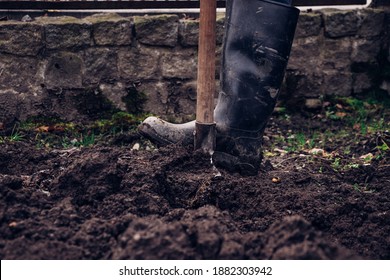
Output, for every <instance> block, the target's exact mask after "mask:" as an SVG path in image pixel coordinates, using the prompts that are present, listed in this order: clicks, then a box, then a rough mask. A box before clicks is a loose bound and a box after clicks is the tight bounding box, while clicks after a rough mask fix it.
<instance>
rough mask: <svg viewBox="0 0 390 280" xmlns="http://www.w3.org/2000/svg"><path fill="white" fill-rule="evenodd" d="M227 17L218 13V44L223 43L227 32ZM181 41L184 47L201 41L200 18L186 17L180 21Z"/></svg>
mask: <svg viewBox="0 0 390 280" xmlns="http://www.w3.org/2000/svg"><path fill="white" fill-rule="evenodd" d="M224 24H225V17H224V16H222V15H217V22H216V31H215V32H216V34H215V36H216V38H215V39H216V40H215V41H216V44H217V45H221V44H222V42H223V36H224V32H225V28H224ZM179 41H180V44H181V45H182V46H184V47H189V46H197V45H198V43H199V20H198V19H184V20H181V21H180V25H179Z"/></svg>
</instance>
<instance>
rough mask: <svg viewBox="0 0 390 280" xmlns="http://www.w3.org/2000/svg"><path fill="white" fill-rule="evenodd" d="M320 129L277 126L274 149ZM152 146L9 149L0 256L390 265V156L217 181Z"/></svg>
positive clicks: (271, 166)
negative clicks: (292, 135) (294, 135)
mask: <svg viewBox="0 0 390 280" xmlns="http://www.w3.org/2000/svg"><path fill="white" fill-rule="evenodd" d="M309 121H310V125H311V127H312V128H313V127H315V126H316V124H317V125H318V126H319V127H318V128H317V129H318V131H320V132H321V125H323V124H321V123H319V124H318V122H317V123H316V122H315V120H314V121H313V119H310V120H308V119H304V118H303V119H302V117H300V118H298V119H296V120H294V119H292V120H291V119H290V120H289V123H288V126H286V124H285V123H283V122H280V121H278V120H276V119H275V120H273V121H271V122H270V125H269V128H268V129H267V133H266V143H265V145H266V148H267V149H268V150H270V149H271V148H270V143H269V142H272V141H274V140H275V139H274V134H275V133H276V132H278V133H281V134H283V133H285V134H287V133H288V131H289V130H294V129H297V128H298V127H302V126H304V125H305V126H306V124H307V123H308V122H309ZM351 137H352V136H351ZM378 137H382V138H381V139H382V140H383V139H387V140H388V139H389V138H384V137H385V136H383V135H381V136H378V135H377V134H375V135H368V136H366V138H365V139H363V140H364V141H363V142H357V144H355V145H352V147H351V151H350V152H351V155H355V157H358V156H359V155H364V154H367V153H369V152H373V147H375V145H376V144H375V141H378V139H379V138H378ZM386 137H388V136H386ZM349 140H350V139H342V140H335V141H333V142H332V143H328V144H327V145H326V146H325V147H324V148H325V150H326V151H327V153H331V152H337V147H342V146H343V145H346V143H347V142H346V141H349ZM135 143H139V144H140V147H141V148H140V149H139V150H137V149H132V147H133V145H134V144H135ZM362 143H363V144H362ZM146 145H148V142H147V141H146V140H145V139H143V138H141V137H140V136H139V135H137V134H136V133H135V132H128V133H127V134H125V135H121V136H120V137H116V138H114V139H112V140H111V141H110V142H109V143H104V144H98V145H95V146H92V147H87V148H70V149H53V148H50V149H49V148H46V149H45V148H36V147H35V144H34V143H32V142H30V141H21V142H11V141H6V142H4V143H3V144H0V148H1V149H0V222H1V226H0V257H1V259H390V234H389V232H390V166H389V160H388V159H389V157H388V156H389V153H388V152H387V153H386V154H384V155H382V156H381V157H380V158H379V157H378V159H375V160H372V161H370V162H369V163H366V164H364V163H362V162H360V163H359V162H358V161H356V162H358V163H357V164H356V165H354V168H344V169H337V167H338V166H336V165H335V160H334V159H333V158H329V157H326V156H324V155H321V156H319V155H312V154H310V153H308V152H305V151H295V152H294V151H293V152H289V153H288V154H287V155H284V156H282V155H280V154H278V155H273V156H269V157H268V158H267V160H266V161H265V162H264V167H263V171H262V172H260V174H259V175H258V176H255V177H242V176H240V175H238V174H229V173H227V172H226V171H224V170H219V171H220V172H221V175H222V176H215V174H216V171H215V170H213V168H212V167H211V166H210V160H209V158H208V157H207V156H205V155H203V154H201V153H200V152H193V151H192V149H191V148H182V147H177V146H169V147H164V148H159V149H151V150H145V147H146ZM272 151H273V150H272ZM348 160H351V161H352V156H351V159H348V158H345V157H342V156H340V161H339V162H337V163H341V164H344V166H345V161H348Z"/></svg>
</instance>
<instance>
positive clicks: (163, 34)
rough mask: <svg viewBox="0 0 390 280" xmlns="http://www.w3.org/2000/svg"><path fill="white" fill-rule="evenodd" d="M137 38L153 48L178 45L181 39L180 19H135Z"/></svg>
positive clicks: (147, 17) (162, 17) (161, 17)
mask: <svg viewBox="0 0 390 280" xmlns="http://www.w3.org/2000/svg"><path fill="white" fill-rule="evenodd" d="M134 26H135V33H136V38H137V40H138V41H139V42H141V43H142V44H145V45H151V46H168V47H174V46H176V45H177V42H178V38H179V17H178V16H177V15H153V16H148V15H145V16H142V17H141V16H136V17H134Z"/></svg>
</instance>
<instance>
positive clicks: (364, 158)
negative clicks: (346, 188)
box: [264, 97, 390, 172]
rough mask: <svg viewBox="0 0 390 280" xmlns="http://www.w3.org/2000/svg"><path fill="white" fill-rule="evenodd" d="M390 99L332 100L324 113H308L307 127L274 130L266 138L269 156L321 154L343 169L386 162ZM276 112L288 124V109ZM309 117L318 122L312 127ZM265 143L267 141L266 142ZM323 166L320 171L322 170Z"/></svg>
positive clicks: (332, 165) (309, 155) (317, 155)
mask: <svg viewBox="0 0 390 280" xmlns="http://www.w3.org/2000/svg"><path fill="white" fill-rule="evenodd" d="M389 100H390V98H387V99H386V98H383V97H382V99H375V98H374V97H368V98H366V99H359V98H352V97H341V98H335V99H333V100H330V101H329V102H328V104H327V105H326V106H325V107H324V109H323V110H322V111H321V112H316V113H312V115H310V116H309V119H308V122H307V126H305V125H304V126H303V127H299V129H296V130H291V129H290V130H289V131H288V133H287V135H286V134H285V132H281V131H280V130H279V129H277V130H274V131H273V132H272V133H270V134H271V137H270V140H269V141H267V142H268V143H269V146H266V147H265V149H266V151H265V153H264V156H265V158H266V159H267V158H268V159H272V158H273V157H277V156H281V155H282V156H283V155H284V154H290V156H291V157H294V154H296V155H303V156H305V157H306V158H308V160H309V161H310V160H313V159H315V158H317V159H318V158H319V157H321V158H322V160H323V161H326V162H327V163H328V164H329V166H330V167H331V168H332V169H333V170H335V171H337V172H342V171H346V170H350V169H354V168H358V167H359V166H361V165H367V164H371V163H373V162H374V161H380V160H383V161H385V159H386V158H388V156H389V152H390V121H389V120H390V110H389V108H390V101H389ZM282 112H283V114H280V115H278V114H275V117H276V118H279V122H282V123H283V122H284V123H286V126H287V127H288V124H289V123H291V122H292V121H293V120H290V117H286V116H288V112H287V111H286V110H282ZM310 119H314V120H316V121H317V123H322V124H321V125H319V126H318V125H317V126H315V127H318V128H316V129H313V128H311V125H310ZM267 142H266V144H267ZM323 171H324V169H323V168H322V169H320V170H319V172H323Z"/></svg>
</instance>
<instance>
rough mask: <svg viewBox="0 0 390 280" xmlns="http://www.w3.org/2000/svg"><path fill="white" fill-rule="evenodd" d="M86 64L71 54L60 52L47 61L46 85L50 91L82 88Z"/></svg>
mask: <svg viewBox="0 0 390 280" xmlns="http://www.w3.org/2000/svg"><path fill="white" fill-rule="evenodd" d="M83 69H84V62H83V60H82V59H81V57H80V56H78V55H76V54H74V53H71V52H60V53H55V54H53V55H52V56H50V57H49V58H48V60H47V63H46V67H45V72H44V83H45V86H46V87H47V88H48V89H58V88H60V89H78V88H82V81H83Z"/></svg>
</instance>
